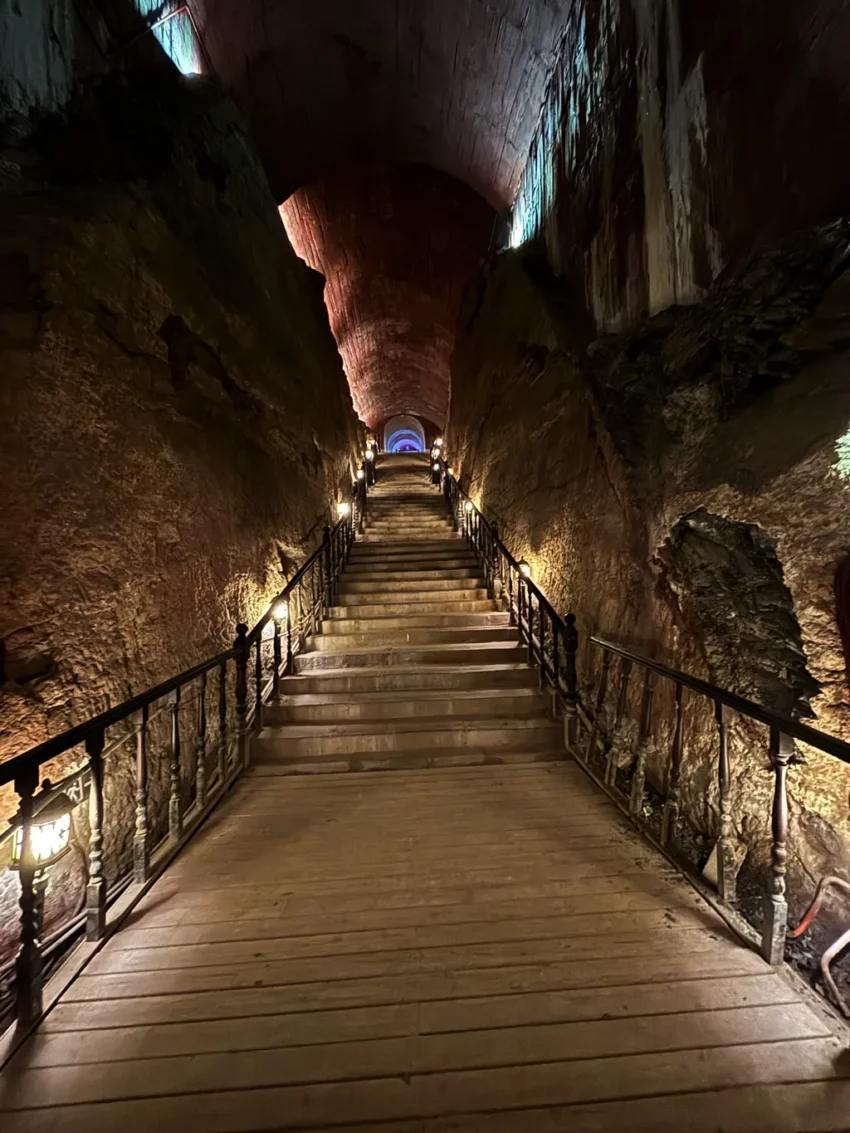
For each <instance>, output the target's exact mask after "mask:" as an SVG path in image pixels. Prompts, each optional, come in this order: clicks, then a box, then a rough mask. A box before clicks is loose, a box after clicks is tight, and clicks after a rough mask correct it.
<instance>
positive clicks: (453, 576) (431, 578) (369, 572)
mask: <svg viewBox="0 0 850 1133" xmlns="http://www.w3.org/2000/svg"><path fill="white" fill-rule="evenodd" d="M480 576H481V567H480V566H478V565H477V564H476V563H474V562H472V563H465V562H463V561H461V563H460V565H459V566H458V565H453V566H449V567H446V566H431V567H429V566H426V567H424V568H422V567H417V566H416V565H413V566H408V567H406V566H404V565H403V564H402V566H399V567H391V566H371V567H370V566H364V567H352V566H350V565H349V566H348V567H346V570H345V573H344V574H343V576H342V579H341V581H340V587H341V588H348V587H350V586H356V587H357V588H358V590H359V589H360V588H361V587H363V586H369V587H373V586H374V587H375V588H376V589H378V588H381V587H383V586H385V585H388V584H390V583H394V582H403V583H416V584H417V585H418V584H421V583H426V584H427V585H428V586H430V585H431V584H432V583H436V582H473V583H476V584H478V585H480V582H481V578H480ZM361 593H362V591H361Z"/></svg>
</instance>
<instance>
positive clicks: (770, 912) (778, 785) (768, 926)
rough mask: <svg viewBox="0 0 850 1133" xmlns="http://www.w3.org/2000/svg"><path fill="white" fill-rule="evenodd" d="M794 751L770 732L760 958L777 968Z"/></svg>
mask: <svg viewBox="0 0 850 1133" xmlns="http://www.w3.org/2000/svg"><path fill="white" fill-rule="evenodd" d="M793 751H794V744H793V741H792V740H791V739H790V737H789V736H786V735H783V734H782V733H781V732H780V731H779V729H778V728H775V727H774V728H771V729H770V762H771V767H772V769H773V775H774V788H773V811H772V815H771V828H772V834H773V850H772V855H771V858H772V861H771V878H770V890H769V892H768V893H767V894H766V896H765V901H764V920H763V927H762V955H763V956H764V958H765V960H767V962H768V963H769V964H773V965H774V966H776V965H778V964H781V963H782V960H783V958H784V956H785V934H786V931H787V927H788V902H787V900H786V895H785V893H786V882H785V871H786V868H787V861H788V847H787V840H788V764H789V763H790V761H791V756H792V754H793Z"/></svg>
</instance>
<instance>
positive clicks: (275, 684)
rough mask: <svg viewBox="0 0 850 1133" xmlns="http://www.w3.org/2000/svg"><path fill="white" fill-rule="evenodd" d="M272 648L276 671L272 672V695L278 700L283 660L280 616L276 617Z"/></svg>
mask: <svg viewBox="0 0 850 1133" xmlns="http://www.w3.org/2000/svg"><path fill="white" fill-rule="evenodd" d="M272 649H273V654H274V657H273V663H274V672H273V673H272V697H273V698H274V699H275V700H277V699H278V697H279V696H280V666H281V663H282V661H283V657H282V655H281V643H280V620H279V619H278V618H275V619H274V645H273V646H272Z"/></svg>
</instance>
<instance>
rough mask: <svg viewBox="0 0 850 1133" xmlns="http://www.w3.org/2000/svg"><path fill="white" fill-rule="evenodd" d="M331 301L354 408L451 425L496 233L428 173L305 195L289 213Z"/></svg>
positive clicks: (355, 178)
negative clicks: (468, 319) (457, 364)
mask: <svg viewBox="0 0 850 1133" xmlns="http://www.w3.org/2000/svg"><path fill="white" fill-rule="evenodd" d="M281 215H282V216H283V220H284V224H285V225H286V229H287V232H288V233H289V237H290V240H291V241H292V244H293V246H294V248H295V250H296V251H297V252H298V254H299V255H300V256H302V257H303V259H305V260H306V261H307V263H308V264H309V265H310V267H313V268H315V269H316V270H317V271H320V272H322V274H323V275H324V276H325V279H326V287H325V302H326V304H327V308H328V313H329V315H330V321H331V329H332V330H333V332H334V336H335V337H336V341H337V344H338V346H339V350H340V353H341V354H342V358H343V362H344V364H345V371H346V374H347V375H348V381H349V384H350V386H351V392H352V395H353V398H354V405H355V408H356V410H357V412H358V414H359V415H360V417H361V418H362V419H363V420H364V421H365V422H366V423H367V424H368V425H369V426H370V428H377V426H378V424H379V423H380V422H382V421H383V420H385V419H386V418H388V417H391V416H393V415H395V414H397V413H412V414H414V415H415V416H417V417H420V418H424V419H426V420H427V421H431V422H433V423H434V424H435V425H436V426H437V427H440V428H441V427H442V426H443V425H444V424H445V421H446V414H447V411H448V404H449V363H450V359H451V353H452V349H453V346H454V334H455V324H456V322H457V315H458V310H459V308H460V302H461V299H462V297H463V293H464V290H465V288H466V286H467V285H468V283H469V282H470V281H471V280H472V279H473V278H474V276H475V273H476V271H477V268H478V264H479V261H480V259H481V257H482V255H483V254H484V253H485V252H486V250H487V247H488V242H489V239H490V236H491V233H492V231H493V221H494V215H493V213H492V211H491V210H490V208H489V207H488V206H487V205H486V204H485V203H484V202H483V201H482V200H481V199H480V198H479V197H477V196H476V195H475V194H474V193H473V192H471V191H470V190H469V189H467V188H466V187H465V186H463V185H461V184H460V183H459V182H457V181H454V180H452V179H451V178H450V177H446V176H445V175H444V174H441V173H437V172H436V171H434V170H431V169H427V168H425V167H424V166H397V167H394V168H390V167H387V166H372V167H368V168H360V169H358V170H355V171H353V172H350V171H346V172H345V173H344V174H338V175H336V176H334V177H326V178H324V179H323V180H322V181H320V182H318V183H317V184H315V185H311V186H308V187H306V188H304V189H299V191H298V192H297V193H295V194H294V195H293V196H292V197H290V198H289V200H288V201H286V203H285V204H284V205H283V206H282V208H281Z"/></svg>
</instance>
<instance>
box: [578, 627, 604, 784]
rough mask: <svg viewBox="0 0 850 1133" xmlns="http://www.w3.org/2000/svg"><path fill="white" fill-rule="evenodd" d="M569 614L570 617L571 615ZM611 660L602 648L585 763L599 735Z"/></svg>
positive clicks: (589, 758) (591, 753) (591, 755)
mask: <svg viewBox="0 0 850 1133" xmlns="http://www.w3.org/2000/svg"><path fill="white" fill-rule="evenodd" d="M570 616H571V617H572V616H573V615H570ZM611 660H612V658H611V654H610V653H609V652H608V650H607V649H603V650H602V669H601V671H600V673H599V688H598V689H597V690H596V704H595V705H594V708H593V724H592V725H591V728H590V736H589V737H588V740H587V747H586V748H585V752H584V761H585V763H589V762H590V760H591V759H592V758H593V755H594V750H595V748H596V741H597V739H598V737H599V724H600V718H601V716H602V708H603V706H604V704H605V696H606V694H607V692H608V673H609V671H610V669H611Z"/></svg>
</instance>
